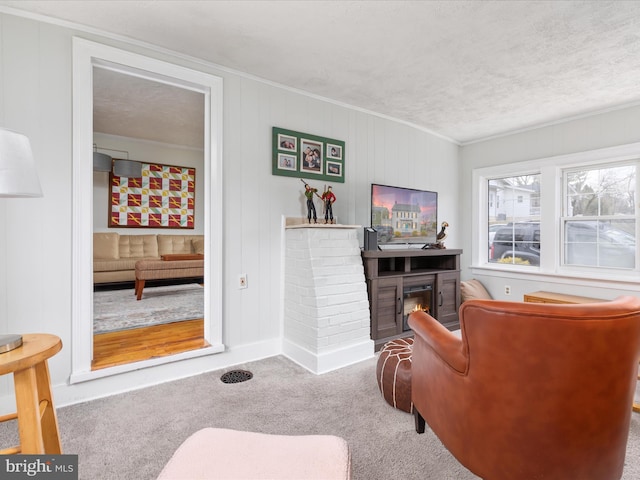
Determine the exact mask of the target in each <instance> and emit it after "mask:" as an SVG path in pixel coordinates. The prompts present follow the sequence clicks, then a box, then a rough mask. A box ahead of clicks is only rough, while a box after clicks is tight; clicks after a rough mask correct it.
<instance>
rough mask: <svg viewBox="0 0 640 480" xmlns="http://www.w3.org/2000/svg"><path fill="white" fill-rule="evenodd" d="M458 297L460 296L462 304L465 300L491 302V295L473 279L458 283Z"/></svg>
mask: <svg viewBox="0 0 640 480" xmlns="http://www.w3.org/2000/svg"><path fill="white" fill-rule="evenodd" d="M460 295H461V296H462V302H463V303H464V302H466V301H467V300H476V299H479V300H491V298H492V297H491V294H490V293H489V292H487V289H486V288H484V285H482V283H480V281H479V280H476V279H475V278H474V279H472V280H467V281H465V282H460Z"/></svg>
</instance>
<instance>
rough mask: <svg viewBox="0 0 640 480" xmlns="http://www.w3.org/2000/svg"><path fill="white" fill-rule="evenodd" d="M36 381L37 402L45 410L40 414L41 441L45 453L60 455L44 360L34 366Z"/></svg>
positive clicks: (56, 426)
mask: <svg viewBox="0 0 640 480" xmlns="http://www.w3.org/2000/svg"><path fill="white" fill-rule="evenodd" d="M36 380H37V382H38V400H39V403H40V404H42V403H43V402H45V410H44V412H43V414H42V420H41V426H42V441H43V443H44V451H45V453H51V454H60V453H62V446H61V445H60V433H59V430H58V416H57V414H56V408H55V405H54V403H53V395H52V394H51V377H50V376H49V365H48V362H47V361H46V360H45V361H43V362H41V363H39V364H37V365H36Z"/></svg>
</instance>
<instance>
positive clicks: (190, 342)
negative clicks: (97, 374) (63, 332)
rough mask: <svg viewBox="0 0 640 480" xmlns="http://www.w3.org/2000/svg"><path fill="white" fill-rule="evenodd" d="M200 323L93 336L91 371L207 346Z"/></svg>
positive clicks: (185, 322)
mask: <svg viewBox="0 0 640 480" xmlns="http://www.w3.org/2000/svg"><path fill="white" fill-rule="evenodd" d="M208 346H209V343H208V342H206V341H205V340H204V320H203V319H199V320H187V321H183V322H176V323H167V324H164V325H154V326H152V327H144V328H135V329H131V330H121V331H119V332H109V333H101V334H98V335H94V336H93V361H92V362H91V369H92V370H99V369H101V368H107V367H114V366H116V365H122V364H125V363H132V362H139V361H141V360H148V359H150V358H156V357H164V356H167V355H174V354H176V353H181V352H186V351H189V350H197V349H199V348H204V347H208Z"/></svg>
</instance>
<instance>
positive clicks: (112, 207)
mask: <svg viewBox="0 0 640 480" xmlns="http://www.w3.org/2000/svg"><path fill="white" fill-rule="evenodd" d="M109 186H110V195H109V197H110V199H109V227H110V228H114V227H119V228H123V227H129V228H188V229H193V228H194V226H195V223H194V217H195V195H196V169H195V168H191V167H178V166H174V165H161V164H157V163H143V164H142V177H136V178H134V177H131V178H128V177H120V176H117V175H114V174H113V172H111V173H110V174H109Z"/></svg>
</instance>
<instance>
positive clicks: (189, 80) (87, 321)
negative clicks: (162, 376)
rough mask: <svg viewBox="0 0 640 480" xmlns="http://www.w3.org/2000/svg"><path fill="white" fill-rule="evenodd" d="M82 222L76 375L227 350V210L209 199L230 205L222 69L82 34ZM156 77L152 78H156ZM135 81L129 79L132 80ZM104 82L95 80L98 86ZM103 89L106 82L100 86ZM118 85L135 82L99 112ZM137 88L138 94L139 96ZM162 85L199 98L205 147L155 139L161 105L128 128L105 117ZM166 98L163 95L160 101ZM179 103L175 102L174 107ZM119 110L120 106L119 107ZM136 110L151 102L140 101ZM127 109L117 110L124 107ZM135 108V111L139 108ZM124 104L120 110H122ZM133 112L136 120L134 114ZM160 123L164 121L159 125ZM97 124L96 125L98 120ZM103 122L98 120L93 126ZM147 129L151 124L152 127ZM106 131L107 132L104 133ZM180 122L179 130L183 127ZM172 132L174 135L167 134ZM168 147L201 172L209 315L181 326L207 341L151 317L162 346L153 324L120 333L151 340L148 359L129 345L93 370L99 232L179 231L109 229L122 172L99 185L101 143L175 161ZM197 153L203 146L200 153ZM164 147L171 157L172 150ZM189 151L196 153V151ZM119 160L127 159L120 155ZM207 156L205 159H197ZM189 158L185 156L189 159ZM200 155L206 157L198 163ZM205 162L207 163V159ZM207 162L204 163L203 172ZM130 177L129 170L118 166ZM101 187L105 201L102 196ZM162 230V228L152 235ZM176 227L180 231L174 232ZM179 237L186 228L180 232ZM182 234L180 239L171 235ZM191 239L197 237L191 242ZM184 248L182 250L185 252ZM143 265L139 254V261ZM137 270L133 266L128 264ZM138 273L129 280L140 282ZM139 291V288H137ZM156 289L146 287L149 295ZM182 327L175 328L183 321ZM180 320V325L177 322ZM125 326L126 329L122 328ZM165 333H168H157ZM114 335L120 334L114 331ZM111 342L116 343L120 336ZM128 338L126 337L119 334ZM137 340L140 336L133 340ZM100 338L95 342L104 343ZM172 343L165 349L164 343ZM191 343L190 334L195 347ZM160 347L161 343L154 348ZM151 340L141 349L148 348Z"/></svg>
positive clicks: (77, 146)
mask: <svg viewBox="0 0 640 480" xmlns="http://www.w3.org/2000/svg"><path fill="white" fill-rule="evenodd" d="M73 46H74V65H73V66H74V88H73V99H74V107H73V110H74V117H73V120H74V122H73V123H74V140H73V141H74V171H73V173H74V181H73V185H74V191H73V193H74V197H75V200H74V202H73V205H74V223H73V231H74V236H73V263H74V266H73V278H72V282H73V289H72V291H73V302H72V321H73V329H72V339H73V343H72V348H73V352H72V375H71V382H72V383H76V382H81V381H85V380H91V379H93V378H98V377H103V376H106V375H111V374H118V373H122V372H125V371H132V370H138V369H140V368H143V367H147V366H154V365H159V364H162V363H167V362H171V361H176V360H182V359H185V358H193V357H197V356H202V355H209V354H212V353H218V352H221V351H223V350H224V346H223V345H222V288H221V285H222V282H221V271H222V268H220V265H221V261H222V246H221V242H222V236H221V234H220V233H219V232H215V233H214V234H212V232H211V224H212V219H211V217H212V216H214V215H215V216H216V217H217V218H215V222H216V223H220V220H221V219H220V218H219V215H220V214H219V212H220V211H221V209H216V212H215V213H214V212H212V211H211V210H212V209H209V208H207V207H206V206H207V205H211V204H217V205H221V204H222V193H221V191H222V182H221V153H222V152H221V138H222V131H221V128H222V127H221V126H222V110H221V106H222V81H221V79H220V78H218V77H214V76H212V75H208V74H204V73H201V72H197V71H194V70H190V69H187V68H184V67H180V66H177V65H173V64H169V63H166V62H163V61H159V60H155V59H152V58H149V57H145V56H141V55H137V54H133V53H130V52H126V51H123V50H119V49H115V48H112V47H108V46H105V45H101V44H97V43H94V42H90V41H87V40H84V39H79V38H74V45H73ZM149 82H151V83H149ZM125 84H126V85H125ZM96 86H97V87H99V88H97V89H96V88H94V87H96ZM100 88H102V90H100ZM114 89H116V90H117V89H120V90H121V91H122V90H127V92H128V93H129V95H130V96H129V97H128V98H125V99H124V100H123V99H122V98H120V102H123V101H124V104H123V103H121V104H119V105H111V107H113V108H112V109H111V110H109V109H107V110H106V113H104V112H103V116H100V115H95V116H94V100H95V101H99V102H100V101H103V102H107V103H109V102H111V103H113V102H114V100H113V99H112V100H109V99H108V98H101V97H100V95H101V93H104V92H109V91H113V90H114ZM136 89H138V90H137V94H136ZM160 90H163V91H167V90H171V91H173V92H174V93H175V92H178V93H181V94H183V96H186V97H192V98H193V97H194V94H195V97H196V98H199V102H200V106H201V108H202V113H201V117H202V118H200V120H201V124H202V127H201V129H200V131H199V132H198V134H199V136H200V142H201V148H200V149H199V150H198V149H197V148H194V147H193V146H189V145H188V144H180V142H176V141H173V140H172V141H171V142H166V141H165V142H161V141H158V140H157V139H154V138H147V137H145V136H144V131H145V130H146V131H154V130H156V131H159V130H161V129H162V128H164V127H166V125H164V124H163V123H162V119H163V118H165V117H167V116H168V114H167V113H166V112H164V114H163V113H162V112H159V111H158V110H156V111H155V112H154V113H152V114H151V115H152V117H153V118H141V117H137V120H136V121H134V122H133V123H130V124H129V125H128V126H127V128H126V130H121V131H118V130H117V129H114V130H107V129H106V127H104V124H101V123H100V122H102V121H103V120H106V121H113V118H110V117H109V116H110V115H116V120H117V119H118V118H119V120H120V121H119V122H117V121H116V122H115V123H116V124H118V126H119V127H123V126H124V125H125V122H124V121H123V117H124V116H125V115H126V114H127V112H126V110H127V107H133V106H134V103H135V102H134V101H133V100H132V99H133V98H134V97H137V98H136V101H137V100H140V99H143V98H147V99H148V98H149V95H148V94H149V93H153V92H158V91H160ZM156 101H157V102H158V103H161V102H160V101H159V100H157V99H156ZM166 108H171V107H166ZM118 109H120V110H118ZM135 110H137V111H138V110H144V109H143V108H142V107H140V106H139V105H138V108H137V109H135ZM118 111H119V112H120V114H118V113H117V112H118ZM137 111H136V113H138V112H137ZM180 111H181V109H180V108H179V106H175V105H174V106H173V109H172V110H171V112H172V113H173V114H174V115H176V116H177V115H179V112H180ZM114 112H115V113H114ZM133 118H136V117H135V116H134V117H133ZM151 122H157V123H155V124H153V125H154V127H153V128H148V127H149V126H150V125H152V123H151ZM94 123H95V125H94ZM94 126H95V127H96V128H94ZM143 127H146V128H143ZM101 130H102V131H101ZM174 130H175V129H174ZM163 138H164V139H166V138H167V137H166V135H165V136H164V137H163ZM167 145H172V146H173V147H175V148H174V149H173V151H171V152H170V153H169V154H168V155H169V156H170V157H172V158H177V159H178V160H179V161H180V163H183V160H184V161H186V162H187V163H189V162H192V165H191V166H192V167H193V168H195V169H196V171H198V176H197V177H196V182H197V183H198V184H197V185H196V187H197V192H198V195H197V196H196V197H195V198H196V199H198V200H197V201H196V204H195V209H196V210H195V212H196V213H195V217H196V218H197V217H199V224H198V226H197V227H196V226H195V224H194V228H193V229H192V230H191V231H190V232H189V233H195V234H201V235H202V237H203V242H202V245H201V249H202V255H203V273H204V275H203V277H204V286H203V287H202V289H203V297H204V298H203V301H204V308H203V315H202V318H193V319H189V320H195V322H192V323H187V322H181V323H184V325H182V326H181V327H182V328H186V327H187V326H188V327H190V328H191V330H190V332H191V333H189V334H188V335H192V336H193V335H195V341H197V342H200V344H199V345H198V346H194V344H190V345H189V346H187V347H184V346H183V347H180V348H176V347H175V345H169V344H170V342H169V339H170V337H172V336H173V335H174V334H175V333H176V332H175V331H171V327H168V326H167V325H165V324H161V325H144V326H143V327H141V328H151V327H156V328H155V329H154V332H155V334H154V335H153V336H154V337H157V338H158V342H157V343H158V344H157V346H153V342H152V340H151V339H150V337H149V335H150V333H153V332H150V331H148V330H147V331H138V332H133V329H130V330H132V331H131V332H128V333H121V334H120V336H129V337H131V338H135V337H137V339H138V342H139V341H140V339H145V342H146V343H145V344H143V345H144V347H149V348H147V350H148V351H147V353H146V354H145V355H146V356H147V357H148V358H140V357H136V355H138V354H137V353H135V349H134V348H133V347H131V348H129V350H130V358H129V359H128V360H127V359H120V360H118V361H115V360H114V359H113V358H112V359H111V360H109V361H107V362H105V363H103V365H102V366H101V367H100V368H99V369H93V368H92V360H93V357H94V340H95V338H94V322H93V318H94V316H93V309H94V298H93V290H94V288H93V287H94V281H93V280H94V273H95V272H94V266H93V263H94V255H93V253H94V249H95V248H96V245H94V239H93V235H94V232H96V231H97V232H99V233H106V234H109V233H115V234H120V235H130V234H132V233H133V234H134V235H138V234H145V233H147V232H148V233H149V234H150V235H158V233H157V232H162V234H170V233H171V232H170V230H168V229H167V230H165V229H164V228H160V229H158V230H156V229H153V230H145V231H144V232H141V231H140V230H141V229H135V232H134V230H133V229H131V228H130V226H123V227H122V229H120V228H115V229H114V228H110V226H109V215H110V209H109V205H110V202H111V198H110V197H111V193H112V191H111V189H112V188H113V176H114V175H115V174H114V172H113V171H111V172H107V173H105V174H103V177H102V179H101V181H99V182H98V183H99V185H98V186H97V187H96V186H94V185H95V182H94V180H95V178H94V177H95V174H94V172H93V162H92V154H93V152H94V151H95V150H96V149H97V148H98V147H103V148H104V149H105V153H106V150H107V149H111V150H114V151H115V150H118V151H121V152H125V156H126V159H127V160H133V161H141V162H142V163H143V164H145V163H146V164H169V165H175V164H176V162H175V161H174V162H171V161H170V160H167V157H166V155H167V151H168V150H170V149H168V148H167ZM194 152H195V153H194ZM163 155H164V156H163ZM189 157H190V158H191V159H189ZM115 158H123V157H122V156H120V157H115ZM194 158H198V160H193V159H194ZM185 159H186V160H185ZM193 162H196V163H197V165H193ZM198 162H199V163H198ZM198 169H199V170H198ZM118 175H119V176H123V174H122V173H120V174H118ZM101 194H102V197H101V198H103V200H101V201H96V200H95V199H96V198H98V197H99V196H100V195H101ZM152 231H153V233H152ZM174 233H176V232H174ZM177 233H178V234H179V235H178V236H182V235H183V234H185V233H186V232H185V231H182V230H180V231H178V232H177ZM172 240H173V239H172ZM190 245H191V244H190ZM180 253H183V252H180ZM134 264H135V262H134ZM128 268H129V269H131V266H129V267H128ZM133 280H135V278H133V279H131V278H130V279H129V281H133ZM131 292H132V295H134V293H133V292H134V290H133V289H131ZM147 292H148V289H147V288H145V294H146V293H147ZM174 327H176V326H174ZM176 328H177V327H176ZM123 331H124V330H123ZM157 332H160V333H157ZM194 332H198V333H194ZM112 333H115V332H112ZM112 341H117V340H113V339H112ZM120 341H122V339H120ZM132 343H133V340H132ZM97 344H98V342H96V345H97ZM162 344H164V345H165V347H164V351H162V352H161V351H160V349H161V348H162V347H161V345H162ZM187 344H188V342H185V345H187ZM156 347H157V348H158V350H156V351H154V349H155V348H156ZM144 349H145V348H142V349H141V350H144Z"/></svg>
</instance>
